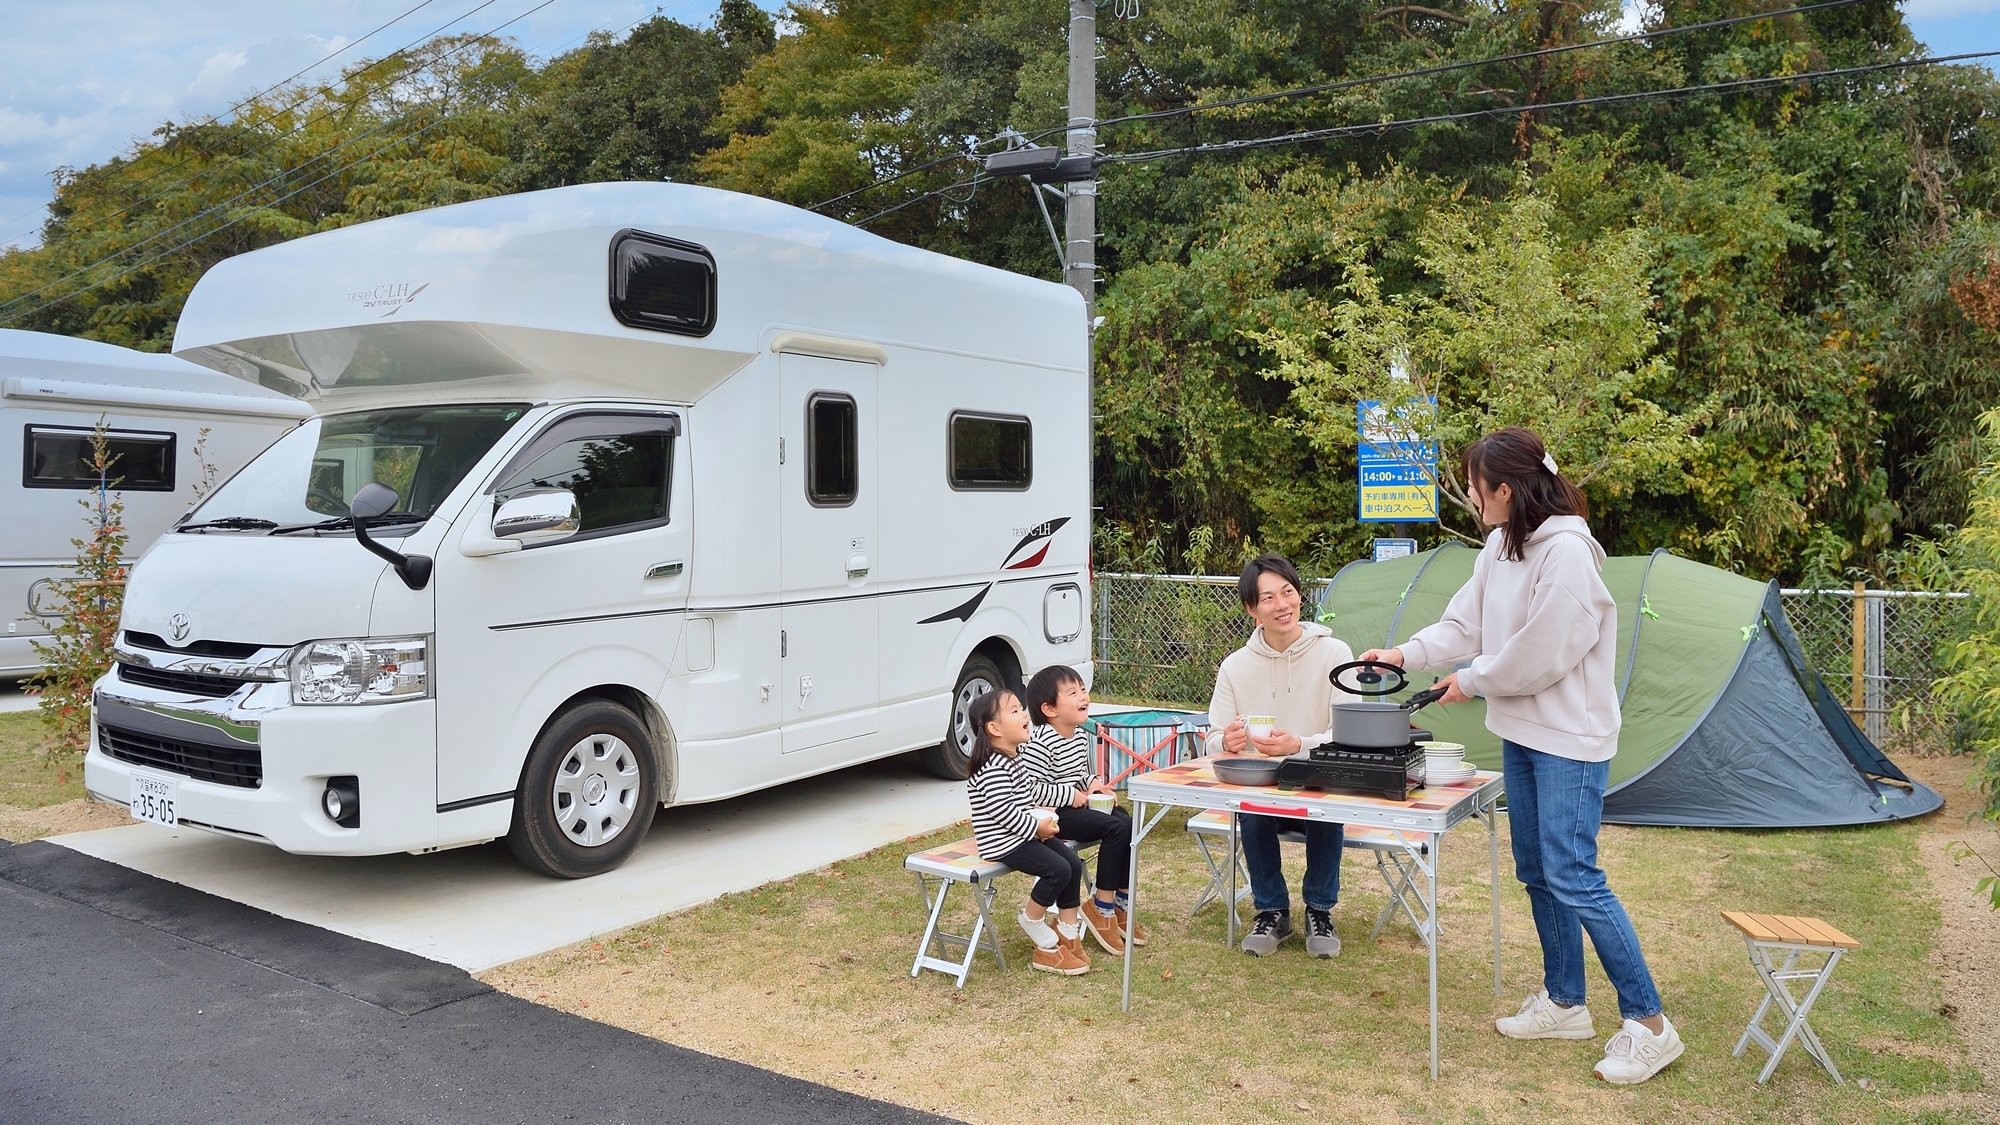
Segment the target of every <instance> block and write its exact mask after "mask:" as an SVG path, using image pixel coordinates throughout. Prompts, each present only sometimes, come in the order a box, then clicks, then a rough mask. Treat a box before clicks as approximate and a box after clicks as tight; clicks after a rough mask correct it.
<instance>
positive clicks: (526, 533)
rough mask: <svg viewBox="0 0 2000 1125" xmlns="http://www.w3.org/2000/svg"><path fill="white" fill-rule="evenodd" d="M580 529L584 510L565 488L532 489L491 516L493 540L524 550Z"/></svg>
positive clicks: (566, 535) (517, 495)
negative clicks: (506, 542) (513, 543)
mask: <svg viewBox="0 0 2000 1125" xmlns="http://www.w3.org/2000/svg"><path fill="white" fill-rule="evenodd" d="M363 491H364V492H366V491H367V490H366V489H364V490H363ZM581 530H583V509H581V508H580V507H578V506H577V503H576V494H575V493H573V492H571V491H570V490H568V489H566V488H531V489H529V490H528V491H526V492H522V493H518V494H516V495H515V496H513V497H512V498H510V499H508V500H507V502H506V503H504V504H501V505H500V508H499V510H498V511H496V512H494V513H493V537H494V538H495V539H512V540H515V541H516V542H518V543H520V544H521V545H522V546H524V547H526V546H532V545H534V544H536V543H553V542H555V541H556V540H558V539H567V538H569V537H570V536H572V535H575V534H576V533H577V532H579V531H581Z"/></svg>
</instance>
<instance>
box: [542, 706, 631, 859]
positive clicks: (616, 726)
mask: <svg viewBox="0 0 2000 1125" xmlns="http://www.w3.org/2000/svg"><path fill="white" fill-rule="evenodd" d="M658 803H659V780H658V778H657V777H656V776H655V772H654V768H653V744H652V739H651V738H650V737H649V736H648V735H647V733H646V728H645V727H644V726H643V725H642V724H641V723H640V722H639V720H638V718H637V717H636V716H634V715H633V714H632V712H630V711H628V710H626V709H625V708H623V707H620V706H619V705H617V704H616V703H607V702H603V701H596V702H591V703H585V704H583V705H581V706H579V707H574V708H572V709H570V710H569V711H567V712H564V713H563V715H562V717H560V718H558V719H557V720H556V721H555V722H553V723H551V724H549V727H548V729H547V730H544V731H543V732H542V736H541V737H540V738H538V739H536V740H535V747H534V749H533V750H531V751H529V752H528V764H527V766H526V767H525V768H524V769H523V770H522V771H521V785H520V788H519V789H518V790H516V791H515V793H514V825H513V828H512V829H511V830H510V831H509V832H508V833H507V846H508V847H509V848H510V849H512V850H513V852H514V856H515V858H517V859H519V860H520V861H521V863H522V864H524V865H525V866H527V867H528V868H530V869H531V870H534V871H539V872H541V873H542V874H544V875H550V876H553V877H555V878H558V879H583V878H587V877H589V876H592V875H601V874H603V873H604V872H606V871H609V870H611V869H612V868H614V867H617V866H618V865H619V864H621V863H624V862H625V860H626V859H627V858H628V857H629V856H630V855H631V854H632V850H633V849H634V848H637V847H638V846H639V841H640V840H642V839H644V838H645V836H646V830H647V829H648V828H650V827H652V824H653V812H654V810H655V809H656V808H657V807H658Z"/></svg>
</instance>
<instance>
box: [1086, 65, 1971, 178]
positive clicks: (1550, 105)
mask: <svg viewBox="0 0 2000 1125" xmlns="http://www.w3.org/2000/svg"><path fill="white" fill-rule="evenodd" d="M1994 55H2000V51H1973V52H1968V53H1966V54H1961V55H1944V56H1941V57H1939V58H1930V59H1905V60H1902V61H1898V62H1889V63H1874V64H1872V65H1869V66H1849V67H1841V68H1839V69H1836V70H1814V71H1807V72H1805V73H1802V74H1784V75H1772V76H1769V77H1764V78H1739V79H1736V80H1734V81H1730V82H1712V83H1705V84H1703V85H1699V86H1676V87H1673V88H1671V89H1666V90H1639V91H1634V92H1632V93H1626V94H1600V95H1596V96H1594V97H1588V98H1571V99H1569V100H1567V101H1560V102H1540V103H1537V104H1535V105H1517V106H1490V107H1487V108H1483V109H1474V110H1467V111H1464V112H1461V113H1440V114H1433V115H1431V116H1429V117H1410V118H1404V119H1402V120H1398V121H1383V122H1377V123H1371V124H1359V125H1336V126H1332V127H1329V128H1325V129H1311V130H1306V131H1302V132H1296V133H1281V134H1279V135H1277V136H1271V137H1256V138H1252V139H1249V140H1241V141H1214V142H1210V143H1207V144H1199V145H1185V146H1182V147H1180V148H1165V149H1155V150H1153V151H1150V152H1134V153H1108V154H1106V155H1104V156H1100V157H1098V161H1099V162H1100V163H1103V164H1136V163H1143V162H1149V161H1154V160H1164V159H1166V158H1167V157H1170V156H1206V155H1210V154H1214V153H1224V152H1247V151H1249V150H1252V149H1259V148H1271V147H1275V146H1277V145H1287V144H1303V143H1305V142H1307V141H1317V140H1326V139H1330V138H1333V137H1343V136H1357V135H1361V134H1366V133H1380V132H1387V131H1389V130H1391V129H1413V128H1417V127H1419V126H1423V125H1442V124H1448V123H1451V122H1454V121H1468V120H1471V119H1474V118H1479V117H1511V116H1515V115H1518V114H1523V113H1537V112H1540V111H1542V110H1550V109H1574V108H1577V107H1579V106H1591V105H1616V104H1619V103H1621V102H1632V101H1642V100H1646V99H1650V98H1677V97H1694V96H1699V95H1702V94H1718V93H1726V92H1729V91H1732V90H1735V91H1741V90H1751V89H1757V88H1760V87H1765V86H1782V85H1787V84H1790V83H1795V82H1809V81H1817V80H1819V79H1823V78H1846V77H1851V76H1853V75H1857V74H1869V73H1874V72H1879V71H1886V70H1906V69H1910V68H1912V67H1920V66H1934V65H1937V64H1940V63H1948V62H1959V61H1962V60H1965V59H1983V58H1989V57H1991V56H1994Z"/></svg>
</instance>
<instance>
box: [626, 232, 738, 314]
mask: <svg viewBox="0 0 2000 1125" xmlns="http://www.w3.org/2000/svg"><path fill="white" fill-rule="evenodd" d="M611 315H612V316H615V317H617V318H618V323H620V324H623V325H625V326H626V327H628V328H650V329H652V330H654V331H656V332H673V333H677V334H679V335H682V336H706V335H708V333H709V331H710V330H711V329H713V328H714V327H715V258H714V257H713V256H712V255H710V254H709V252H708V251H706V250H704V249H702V248H701V247H699V246H696V245H695V244H694V243H692V242H682V241H681V240H679V239H677V238H667V237H664V236H662V235H657V234H646V233H644V232H643V231H635V230H624V231H619V232H618V234H617V235H616V236H615V237H613V238H612V240H611Z"/></svg>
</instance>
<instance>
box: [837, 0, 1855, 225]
mask: <svg viewBox="0 0 2000 1125" xmlns="http://www.w3.org/2000/svg"><path fill="white" fill-rule="evenodd" d="M1877 2H1879V0H1825V2H1823V3H1818V4H1807V5H1802V6H1798V7H1791V8H1780V9H1777V10H1775V11H1769V12H1759V13H1756V14H1754V15H1747V16H1732V17H1730V18H1728V19H1720V20H1709V21H1707V22H1704V23H1693V24H1686V25H1683V26H1680V27H1669V28H1662V29H1660V30H1658V31H1649V32H1639V33H1636V34H1633V35H1621V36H1615V37H1613V38H1610V39H1593V40H1590V41H1588V42H1584V43H1570V44H1567V45H1564V46H1560V47H1544V48H1541V49H1539V50H1534V51H1520V52H1516V53H1514V54H1510V55H1494V56H1491V57H1488V58H1483V59H1472V60H1468V61H1466V62H1456V63H1445V64H1441V65H1438V66H1429V67H1421V68H1419V69H1416V70H1403V71H1393V72H1391V73H1388V74H1377V75H1371V76H1368V77H1365V78H1344V79H1340V80H1339V81H1335V82H1322V83H1318V84H1316V85H1312V86H1299V87H1295V88H1293V89H1290V90H1277V91H1273V92H1271V93H1267V94H1248V95H1245V96H1243V97H1240V98H1229V99H1225V100H1223V101H1219V102H1202V103H1199V104H1196V105H1188V106H1177V107H1175V108H1172V109H1162V110H1153V111H1151V112H1148V113H1132V114H1126V115H1124V116H1122V117H1107V118H1104V119H1103V120H1101V121H1098V122H1097V123H1096V125H1097V127H1098V128H1103V127H1105V126H1108V125H1122V124H1125V123H1127V122H1132V121H1153V120H1159V119H1161V118H1167V117H1180V116H1185V115H1189V114H1195V113H1206V112H1208V111H1210V110H1217V109H1229V108H1232V107H1235V106H1240V105H1252V104H1256V103H1261V102H1269V101H1277V100H1280V99H1283V98H1296V97H1307V96H1310V95H1313V94H1323V93H1329V92H1332V91H1334V90H1344V89H1351V88H1353V87H1357V86H1375V85H1380V84H1382V83H1385V82H1400V81H1402V80H1404V79H1407V78H1428V77H1433V76H1435V75H1439V74H1449V73H1452V72H1455V71H1461V70H1472V69H1476V68H1478V67H1484V66H1495V65H1498V64H1501V63H1509V62H1522V61H1526V60H1529V59H1536V58H1545V57H1548V56H1551V55H1560V54H1564V53H1567V52H1570V51H1581V50H1586V49H1589V48H1593V47H1610V46H1617V45H1620V44H1624V43H1635V42H1639V41H1642V40H1655V39H1664V38H1666V37H1668V36H1673V35H1686V34H1688V33H1690V32H1696V31H1712V30H1714V29H1716V28H1719V27H1729V26H1732V25H1734V24H1739V23H1752V22H1755V21H1758V20H1769V19H1779V18H1782V17H1785V16H1793V15H1801V14H1803V13H1806V12H1818V11H1825V10H1827V9H1831V8H1845V7H1850V6H1852V5H1855V4H1868V3H1877ZM1068 128H1069V126H1068V125H1067V124H1063V125H1052V126H1049V127H1048V128H1045V129H1039V130H1036V131H1034V132H1032V133H1029V134H1027V135H1026V136H1024V137H1022V140H1023V141H1025V142H1028V143H1033V142H1034V141H1037V140H1040V139H1041V138H1043V137H1046V136H1049V135H1051V134H1054V133H1060V132H1064V131H1066V130H1067V129H1068ZM1006 135H1007V134H1006V133H1004V132H1003V133H1001V134H999V135H998V136H994V137H989V138H987V139H985V140H982V141H976V142H974V144H973V145H972V146H971V147H972V148H974V149H978V148H980V147H982V146H984V145H989V144H992V143H993V142H994V141H996V140H1000V139H1001V138H1002V137H1005V136H1006ZM967 159H977V156H976V155H975V154H973V153H952V154H950V155H947V156H942V157H939V158H938V159H936V160H931V161H927V162H925V163H923V164H919V165H917V166H916V167H914V168H910V169H907V170H905V171H902V172H899V173H897V174H896V175H893V176H888V177H885V178H883V179H880V180H876V181H875V182H874V183H871V184H864V185H862V186H861V187H858V188H855V189H854V190H852V191H849V192H844V193H842V194H840V195H836V196H834V197H833V198H831V199H826V200H822V201H820V202H818V203H815V204H813V205H812V206H811V207H809V208H807V210H811V211H817V210H819V209H820V208H822V207H827V206H831V205H832V204H835V203H839V202H840V201H842V200H845V199H849V198H852V197H854V196H856V195H860V194H861V193H863V192H867V191H872V190H874V189H875V188H878V187H886V186H887V185H889V184H893V183H897V182H899V181H902V180H906V179H908V178H909V177H911V176H914V175H917V174H919V173H921V172H925V171H929V170H930V169H932V168H935V167H937V166H939V165H941V164H946V163H949V162H951V161H953V160H967ZM942 190H951V189H949V188H946V189H942ZM887 213H888V212H886V211H885V212H877V213H876V214H875V215H871V216H869V219H867V220H861V221H863V222H866V221H869V220H872V219H875V218H879V217H880V216H881V215H883V214H887Z"/></svg>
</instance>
